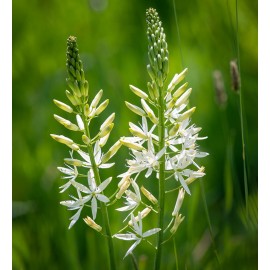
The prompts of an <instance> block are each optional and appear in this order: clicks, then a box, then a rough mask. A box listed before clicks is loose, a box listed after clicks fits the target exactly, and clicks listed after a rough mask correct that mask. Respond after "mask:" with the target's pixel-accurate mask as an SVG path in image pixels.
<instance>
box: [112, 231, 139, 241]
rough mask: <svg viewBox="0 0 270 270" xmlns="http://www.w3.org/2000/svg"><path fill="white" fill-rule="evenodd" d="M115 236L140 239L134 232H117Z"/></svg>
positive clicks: (125, 238) (127, 239)
mask: <svg viewBox="0 0 270 270" xmlns="http://www.w3.org/2000/svg"><path fill="white" fill-rule="evenodd" d="M113 237H115V238H118V239H121V240H126V241H130V240H138V237H137V236H136V235H135V234H134V233H117V234H115V235H114V236H113Z"/></svg>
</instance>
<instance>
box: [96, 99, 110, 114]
mask: <svg viewBox="0 0 270 270" xmlns="http://www.w3.org/2000/svg"><path fill="white" fill-rule="evenodd" d="M108 104H109V100H108V99H106V100H105V101H103V102H102V103H101V104H100V105H99V106H98V107H97V109H96V111H95V115H99V114H101V113H102V112H103V111H104V110H105V109H106V107H107V106H108Z"/></svg>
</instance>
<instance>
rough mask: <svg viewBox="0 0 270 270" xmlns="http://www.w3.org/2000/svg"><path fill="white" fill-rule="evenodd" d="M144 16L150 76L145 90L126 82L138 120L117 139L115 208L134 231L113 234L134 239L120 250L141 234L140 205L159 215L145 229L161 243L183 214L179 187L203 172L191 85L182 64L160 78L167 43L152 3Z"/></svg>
mask: <svg viewBox="0 0 270 270" xmlns="http://www.w3.org/2000/svg"><path fill="white" fill-rule="evenodd" d="M146 22H147V38H148V58H149V64H148V65H147V72H148V74H149V77H150V82H148V83H147V89H148V92H146V91H144V90H143V89H139V88H138V87H136V86H134V85H130V89H131V91H132V92H133V93H134V94H135V95H136V96H137V97H139V98H140V103H141V106H137V105H134V104H131V103H130V102H126V105H127V107H128V109H130V110H131V111H132V112H134V113H135V114H137V115H138V116H139V117H140V119H141V120H139V123H132V122H130V123H129V127H130V128H129V130H130V132H131V134H132V137H123V138H121V139H120V142H121V144H122V145H124V146H126V147H128V148H129V150H130V156H131V158H129V159H128V160H127V170H126V171H125V172H123V173H122V174H120V175H119V176H118V177H120V178H122V179H121V180H120V182H119V191H118V192H117V194H116V199H117V200H118V199H120V198H121V197H122V195H123V194H124V193H125V194H126V196H123V197H124V198H125V199H126V201H125V205H124V206H123V207H120V208H118V209H117V210H118V211H127V212H128V211H129V212H130V214H129V215H131V217H132V218H131V221H130V222H132V226H133V229H134V231H135V233H127V234H116V235H115V237H116V238H119V239H122V240H135V243H134V244H133V245H132V246H131V247H130V249H129V250H128V252H127V253H126V256H127V255H128V254H130V253H131V252H132V250H134V248H135V247H136V246H137V245H138V244H139V243H140V242H141V239H142V235H143V234H142V231H141V228H142V224H141V223H142V218H141V217H142V215H141V214H140V213H141V212H140V211H141V210H140V206H142V205H144V206H145V207H146V208H145V209H147V210H145V211H146V212H149V211H152V212H154V213H156V214H157V215H159V218H158V220H159V225H158V226H157V227H160V228H159V229H156V228H155V229H153V231H151V230H150V231H149V233H150V234H151V232H153V234H154V233H158V244H157V250H158V249H159V247H160V246H161V245H162V244H163V240H162V239H163V235H165V233H166V232H167V231H169V232H170V233H171V234H174V233H175V232H176V231H177V229H178V227H179V225H180V223H181V222H182V221H183V219H184V217H183V216H182V214H181V213H179V211H180V206H181V204H182V202H183V199H184V193H187V194H189V195H191V189H190V184H191V183H193V182H194V181H195V180H196V179H198V178H201V177H203V176H204V175H205V172H204V167H203V166H201V164H200V161H198V160H201V158H203V157H206V156H207V155H208V153H206V152H200V151H199V146H198V142H199V141H201V140H204V139H206V138H207V137H200V136H199V132H200V131H201V128H200V127H197V126H196V125H195V124H194V123H192V119H191V117H192V115H193V113H194V112H195V110H196V107H190V106H189V105H190V104H189V97H190V95H191V94H192V88H189V87H188V83H187V82H184V79H185V77H186V74H187V72H188V69H187V68H185V69H184V70H183V71H181V72H180V73H176V74H175V75H174V76H173V77H172V79H171V81H170V82H169V83H166V80H167V77H168V63H169V52H168V45H167V42H166V35H165V33H164V29H163V27H162V23H161V21H160V19H159V16H158V14H157V12H156V10H155V9H153V8H149V9H148V10H147V12H146ZM153 172H154V173H153ZM152 178H156V179H157V181H155V180H154V179H152ZM169 181H170V183H169V184H168V185H165V182H169ZM131 182H134V183H136V185H137V186H138V187H140V188H138V189H137V191H136V192H135V193H134V192H132V191H131V190H130V188H131V187H132V185H131ZM154 185H157V186H156V187H154ZM144 186H146V187H147V189H146V188H145V187H144ZM166 186H170V187H171V189H168V190H166V188H165V187H166ZM152 190H153V193H155V192H156V191H157V190H158V196H156V194H152ZM177 190H179V194H178V196H177V195H174V193H175V191H177ZM140 191H142V192H143V194H144V195H145V198H147V202H144V201H143V199H144V197H142V196H141V195H140ZM165 192H166V193H168V192H172V193H170V195H171V196H170V200H171V199H172V198H173V199H174V198H175V206H174V210H173V211H172V212H173V215H172V220H171V222H169V224H168V226H167V228H166V229H164V224H165V220H164V210H163V209H166V207H165V204H166V196H165ZM161 209H162V211H161ZM135 210H136V211H139V214H138V217H139V224H140V225H139V226H138V225H137V223H136V222H135V218H134V216H133V214H134V213H135ZM143 211H144V210H143ZM146 212H144V213H146ZM129 215H128V216H129ZM144 217H146V215H144ZM163 221H164V222H163ZM130 222H129V223H128V225H129V226H130ZM167 229H170V230H167ZM147 235H148V232H147ZM143 236H144V237H145V235H143ZM157 257H158V256H157ZM157 260H158V259H157Z"/></svg>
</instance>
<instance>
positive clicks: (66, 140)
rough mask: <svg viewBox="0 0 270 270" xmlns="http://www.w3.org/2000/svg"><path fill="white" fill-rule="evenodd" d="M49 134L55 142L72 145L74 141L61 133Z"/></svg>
mask: <svg viewBox="0 0 270 270" xmlns="http://www.w3.org/2000/svg"><path fill="white" fill-rule="evenodd" d="M50 135H51V137H52V138H53V139H54V140H56V141H57V142H60V143H63V144H66V145H72V144H73V143H74V142H73V141H72V140H71V139H69V138H67V137H65V136H63V135H55V134H50Z"/></svg>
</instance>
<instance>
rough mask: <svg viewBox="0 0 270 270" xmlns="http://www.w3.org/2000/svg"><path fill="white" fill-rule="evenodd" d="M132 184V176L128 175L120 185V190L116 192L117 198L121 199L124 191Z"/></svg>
mask: <svg viewBox="0 0 270 270" xmlns="http://www.w3.org/2000/svg"><path fill="white" fill-rule="evenodd" d="M129 186H130V178H129V177H126V178H125V181H124V182H123V183H122V185H121V186H120V189H119V191H118V192H117V193H116V196H115V197H116V199H118V200H119V199H120V198H121V197H122V195H123V194H124V192H125V191H126V190H127V189H128V187H129Z"/></svg>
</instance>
